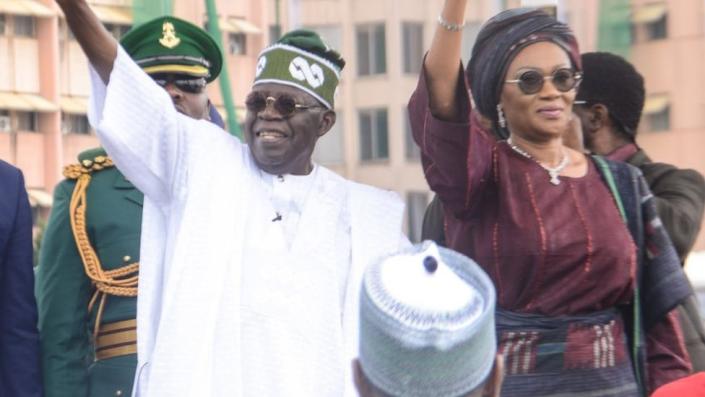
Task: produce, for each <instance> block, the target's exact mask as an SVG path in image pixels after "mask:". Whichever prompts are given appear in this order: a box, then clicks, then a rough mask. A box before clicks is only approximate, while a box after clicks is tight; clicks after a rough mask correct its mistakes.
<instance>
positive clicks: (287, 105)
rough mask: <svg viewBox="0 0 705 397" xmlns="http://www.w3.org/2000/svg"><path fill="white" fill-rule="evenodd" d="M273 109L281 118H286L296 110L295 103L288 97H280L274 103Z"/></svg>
mask: <svg viewBox="0 0 705 397" xmlns="http://www.w3.org/2000/svg"><path fill="white" fill-rule="evenodd" d="M274 108H275V109H277V112H279V114H281V115H282V116H288V115H290V114H292V113H294V111H295V110H296V101H295V100H294V98H292V97H290V96H288V95H281V96H279V98H277V100H276V101H275V102H274Z"/></svg>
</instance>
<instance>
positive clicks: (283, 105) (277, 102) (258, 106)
mask: <svg viewBox="0 0 705 397" xmlns="http://www.w3.org/2000/svg"><path fill="white" fill-rule="evenodd" d="M269 105H272V106H273V107H274V110H276V111H277V113H279V114H280V115H281V116H282V117H291V116H292V115H293V114H294V112H296V111H297V110H305V109H312V108H322V107H323V106H321V105H303V104H300V103H296V100H295V99H294V98H293V97H292V96H290V95H287V94H282V95H279V96H278V97H276V98H275V97H273V96H268V95H264V94H262V93H261V92H252V93H250V95H248V96H247V99H246V100H245V107H247V110H248V111H250V112H252V113H254V114H258V113H259V112H261V111H263V110H265V109H266V108H267V106H269Z"/></svg>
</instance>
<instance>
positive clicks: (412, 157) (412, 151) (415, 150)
mask: <svg viewBox="0 0 705 397" xmlns="http://www.w3.org/2000/svg"><path fill="white" fill-rule="evenodd" d="M401 114H402V115H403V118H404V120H403V125H404V155H405V156H406V159H407V160H409V161H419V160H420V159H421V151H420V150H419V146H418V145H417V144H416V142H415V141H414V136H413V134H412V132H411V120H409V110H408V109H407V108H404V109H402V112H401Z"/></svg>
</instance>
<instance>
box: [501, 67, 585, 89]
mask: <svg viewBox="0 0 705 397" xmlns="http://www.w3.org/2000/svg"><path fill="white" fill-rule="evenodd" d="M582 78H583V75H582V74H580V73H579V72H576V71H574V70H573V69H569V68H561V69H556V70H555V71H554V72H553V73H551V74H550V75H548V76H544V75H542V74H541V73H539V72H537V71H535V70H528V71H526V72H523V73H522V74H520V75H518V78H517V79H516V80H505V81H504V82H505V83H511V84H517V85H518V86H519V89H520V90H521V92H523V93H524V94H526V95H533V94H536V93H537V92H539V91H541V89H542V88H543V84H544V82H545V81H546V80H551V82H552V83H553V86H554V87H556V89H557V90H558V91H560V92H568V91H570V90H572V89H573V88H575V86H577V85H578V83H580V80H581V79H582Z"/></svg>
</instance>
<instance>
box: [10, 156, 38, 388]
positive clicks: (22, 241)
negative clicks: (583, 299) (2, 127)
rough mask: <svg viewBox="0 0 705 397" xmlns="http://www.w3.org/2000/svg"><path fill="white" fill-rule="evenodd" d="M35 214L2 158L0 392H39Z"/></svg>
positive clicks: (20, 181) (15, 175)
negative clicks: (33, 225)
mask: <svg viewBox="0 0 705 397" xmlns="http://www.w3.org/2000/svg"><path fill="white" fill-rule="evenodd" d="M33 291H34V273H33V269H32V215H31V212H30V209H29V200H28V199H27V191H26V190H25V187H24V177H23V176H22V172H21V171H20V170H18V169H17V168H15V167H13V166H11V165H10V164H7V163H6V162H4V161H2V160H0V396H2V397H4V396H8V397H15V396H18V397H19V396H22V397H31V396H41V395H42V383H41V373H40V365H39V334H38V332H37V305H36V302H35V300H34V294H33Z"/></svg>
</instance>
